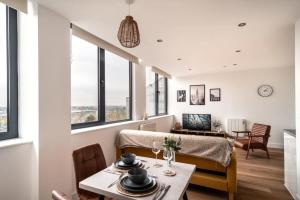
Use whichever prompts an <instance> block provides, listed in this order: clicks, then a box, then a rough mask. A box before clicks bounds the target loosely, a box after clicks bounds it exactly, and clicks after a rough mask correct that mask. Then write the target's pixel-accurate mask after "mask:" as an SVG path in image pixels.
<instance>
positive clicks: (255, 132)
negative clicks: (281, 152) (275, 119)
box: [232, 123, 271, 159]
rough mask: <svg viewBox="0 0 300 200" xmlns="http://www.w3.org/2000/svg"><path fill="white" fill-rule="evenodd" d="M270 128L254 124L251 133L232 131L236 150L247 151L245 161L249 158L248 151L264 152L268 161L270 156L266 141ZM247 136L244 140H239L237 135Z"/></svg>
mask: <svg viewBox="0 0 300 200" xmlns="http://www.w3.org/2000/svg"><path fill="white" fill-rule="evenodd" d="M270 131H271V126H269V125H264V124H258V123H254V124H253V126H252V129H251V131H232V132H233V133H236V137H235V142H234V145H235V146H236V147H238V148H241V149H244V150H245V151H247V155H246V159H248V156H249V150H250V149H252V152H253V151H254V149H261V150H264V151H266V154H267V157H268V158H269V159H270V154H269V151H268V147H267V146H268V141H269V137H270ZM240 133H244V134H247V135H246V138H239V134H240Z"/></svg>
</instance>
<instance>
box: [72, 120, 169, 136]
mask: <svg viewBox="0 0 300 200" xmlns="http://www.w3.org/2000/svg"><path fill="white" fill-rule="evenodd" d="M170 116H173V115H161V116H154V117H151V118H149V119H147V120H135V121H126V122H118V123H111V124H105V125H100V126H93V127H87V128H81V129H75V130H72V131H71V135H77V134H82V133H86V132H91V131H97V130H102V129H107V128H113V127H118V126H123V125H127V124H135V123H143V122H148V121H151V120H155V119H159V118H165V117H170Z"/></svg>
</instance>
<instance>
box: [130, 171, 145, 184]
mask: <svg viewBox="0 0 300 200" xmlns="http://www.w3.org/2000/svg"><path fill="white" fill-rule="evenodd" d="M128 178H129V179H130V180H131V181H132V182H133V183H135V184H142V183H144V181H145V180H146V178H147V170H145V169H142V168H138V167H136V168H132V169H131V170H129V171H128Z"/></svg>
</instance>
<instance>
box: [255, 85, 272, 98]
mask: <svg viewBox="0 0 300 200" xmlns="http://www.w3.org/2000/svg"><path fill="white" fill-rule="evenodd" d="M257 92H258V94H259V96H261V97H269V96H271V95H272V94H273V88H272V86H270V85H261V86H259V88H258V90H257Z"/></svg>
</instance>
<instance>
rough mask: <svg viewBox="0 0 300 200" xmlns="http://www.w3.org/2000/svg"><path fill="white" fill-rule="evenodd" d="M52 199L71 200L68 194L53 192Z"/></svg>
mask: <svg viewBox="0 0 300 200" xmlns="http://www.w3.org/2000/svg"><path fill="white" fill-rule="evenodd" d="M52 199H53V200H71V198H70V197H69V196H67V195H66V194H64V193H62V192H59V191H56V190H53V191H52Z"/></svg>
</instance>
